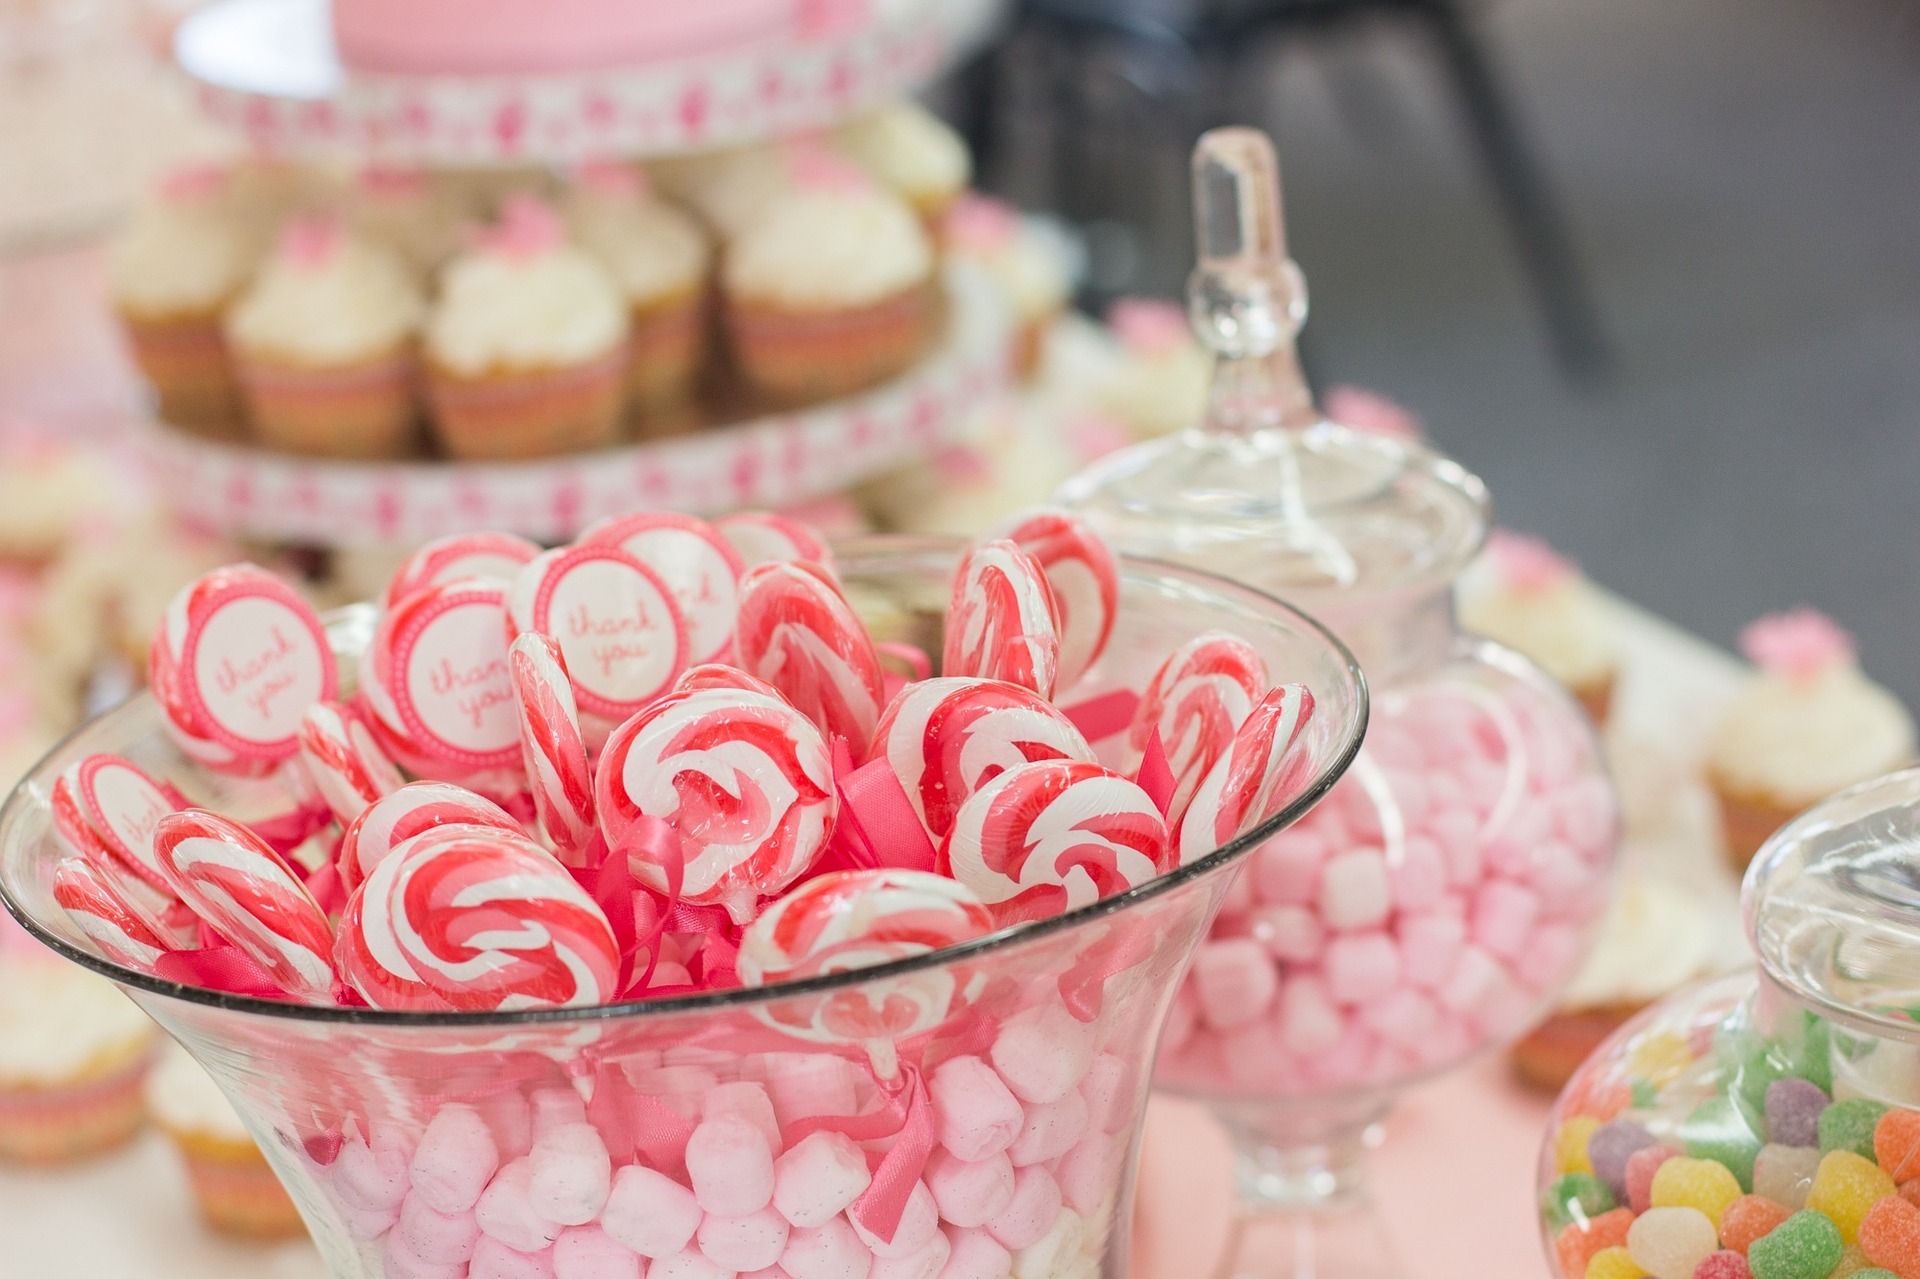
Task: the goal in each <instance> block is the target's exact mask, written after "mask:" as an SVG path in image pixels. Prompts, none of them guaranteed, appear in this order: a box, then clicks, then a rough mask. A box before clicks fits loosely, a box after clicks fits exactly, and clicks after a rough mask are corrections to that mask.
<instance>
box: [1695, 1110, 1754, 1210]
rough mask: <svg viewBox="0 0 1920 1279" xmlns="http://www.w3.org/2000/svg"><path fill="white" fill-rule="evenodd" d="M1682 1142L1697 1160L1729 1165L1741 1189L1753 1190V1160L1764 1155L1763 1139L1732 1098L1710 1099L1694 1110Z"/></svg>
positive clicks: (1727, 1167)
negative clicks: (1756, 1133) (1760, 1154)
mask: <svg viewBox="0 0 1920 1279" xmlns="http://www.w3.org/2000/svg"><path fill="white" fill-rule="evenodd" d="M1680 1141H1681V1144H1682V1145H1684V1146H1685V1147H1686V1151H1687V1153H1688V1154H1689V1155H1692V1156H1693V1157H1694V1158H1695V1159H1711V1160H1713V1161H1714V1162H1715V1163H1717V1164H1724V1165H1726V1169H1727V1171H1728V1172H1730V1173H1732V1174H1733V1175H1734V1177H1735V1178H1736V1179H1737V1180H1738V1181H1739V1182H1740V1187H1741V1189H1743V1190H1751V1189H1752V1188H1753V1161H1754V1158H1755V1156H1757V1155H1758V1154H1759V1153H1760V1144H1761V1143H1760V1139H1759V1138H1758V1137H1756V1136H1755V1135H1754V1133H1753V1129H1752V1128H1750V1127H1748V1125H1747V1121H1746V1119H1745V1118H1744V1117H1743V1116H1742V1115H1741V1113H1740V1110H1739V1108H1738V1107H1736V1106H1735V1105H1734V1104H1733V1102H1732V1101H1731V1100H1730V1099H1728V1098H1726V1097H1710V1098H1708V1099H1707V1100H1706V1101H1703V1102H1701V1103H1700V1104H1699V1105H1698V1106H1696V1107H1694V1109H1693V1113H1692V1114H1690V1115H1688V1116H1687V1118H1686V1122H1684V1123H1682V1124H1681V1125H1680Z"/></svg>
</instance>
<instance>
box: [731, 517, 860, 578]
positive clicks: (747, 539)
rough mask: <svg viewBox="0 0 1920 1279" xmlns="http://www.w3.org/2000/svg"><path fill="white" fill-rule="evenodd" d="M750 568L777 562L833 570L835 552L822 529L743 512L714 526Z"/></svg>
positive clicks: (797, 521)
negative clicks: (808, 563) (804, 562)
mask: <svg viewBox="0 0 1920 1279" xmlns="http://www.w3.org/2000/svg"><path fill="white" fill-rule="evenodd" d="M714 527H715V528H716V529H718V530H720V536H722V537H724V538H726V539H727V541H728V542H730V543H731V544H732V545H733V549H734V550H735V551H736V552H737V553H738V554H739V556H740V560H741V563H742V564H743V565H745V567H746V568H752V567H754V566H755V565H756V564H772V563H775V562H776V561H787V560H811V561H812V562H813V563H815V564H819V565H821V566H823V567H825V568H828V569H831V568H832V567H833V552H831V551H829V550H828V549H827V540H826V539H825V538H823V537H821V536H820V532H819V530H818V529H815V528H812V527H810V526H809V525H806V524H803V523H801V522H800V521H799V520H796V519H789V518H788V517H787V516H785V515H775V514H774V513H773V512H771V511H741V512H739V513H738V514H735V515H728V516H725V517H724V518H722V519H719V520H716V521H715V522H714Z"/></svg>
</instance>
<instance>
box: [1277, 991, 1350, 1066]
mask: <svg viewBox="0 0 1920 1279" xmlns="http://www.w3.org/2000/svg"><path fill="white" fill-rule="evenodd" d="M1340 1029H1341V1022H1340V1010H1339V1009H1337V1008H1335V1007H1334V1006H1333V1000H1332V999H1330V998H1329V997H1328V995H1327V986H1326V983H1325V982H1324V981H1322V980H1321V979H1320V978H1319V977H1318V976H1316V975H1315V974H1313V973H1301V974H1299V975H1298V976H1294V977H1289V978H1287V982H1286V985H1284V986H1282V987H1281V988H1280V1034H1281V1037H1282V1038H1283V1039H1284V1040H1285V1041H1286V1044H1287V1047H1288V1048H1290V1049H1292V1050H1293V1052H1294V1053H1295V1054H1297V1055H1301V1056H1306V1055H1309V1054H1312V1053H1316V1052H1321V1051H1323V1050H1325V1049H1327V1048H1330V1047H1332V1046H1333V1044H1334V1043H1335V1042H1336V1041H1337V1040H1338V1039H1339V1038H1340Z"/></svg>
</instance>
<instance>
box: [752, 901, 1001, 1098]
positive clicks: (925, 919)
mask: <svg viewBox="0 0 1920 1279" xmlns="http://www.w3.org/2000/svg"><path fill="white" fill-rule="evenodd" d="M993 926H994V925H993V915H992V913H991V912H990V911H988V909H987V908H986V906H985V905H984V904H983V903H982V902H981V901H980V899H979V898H978V897H976V896H975V895H974V894H973V893H972V892H971V891H969V890H968V889H967V887H966V886H965V885H963V884H959V883H956V882H955V881H953V880H951V879H948V878H946V877H945V876H943V875H934V874H929V873H928V872H926V871H920V870H893V869H882V870H846V871H836V872H834V873H832V874H827V875H820V876H816V877H815V878H813V879H810V880H808V881H807V882H806V883H804V884H802V885H800V886H799V887H798V888H796V889H794V890H793V891H792V892H790V893H788V894H787V895H786V896H785V897H782V898H781V899H780V900H779V901H777V902H774V903H773V904H772V905H771V906H769V907H767V909H766V911H765V912H763V913H762V914H761V915H759V916H758V917H756V918H755V919H754V921H753V922H752V923H751V924H748V925H747V927H746V931H745V932H744V933H742V934H741V937H740V954H739V957H738V959H737V960H736V963H737V966H738V971H739V974H740V980H741V982H743V983H744V984H745V985H748V986H768V985H772V984H774V983H776V982H788V981H804V980H806V979H807V978H809V977H821V976H825V975H827V974H829V973H838V972H846V971H848V970H849V969H855V968H871V967H873V966H875V965H877V964H888V963H892V962H894V961H895V960H900V959H911V958H912V957H914V956H915V955H925V954H928V953H929V952H932V951H935V950H939V949H942V948H943V947H947V946H955V945H958V944H959V943H961V942H964V941H970V940H972V939H973V938H975V937H981V936H985V935H986V934H987V933H990V932H992V931H993ZM968 976H969V974H967V973H965V972H963V971H961V970H960V969H957V968H955V967H954V966H952V965H947V966H943V967H940V968H936V969H929V970H927V971H924V972H919V973H913V974H910V975H908V976H905V977H896V978H890V979H887V980H885V981H873V982H863V983H861V984H859V985H855V986H848V987H844V988H842V989H840V990H837V991H834V992H832V993H830V994H825V995H802V996H796V997H794V998H790V999H778V1000H773V1001H771V1002H769V1003H767V1004H765V1005H763V1006H762V1007H761V1009H760V1015H761V1017H762V1018H763V1019H764V1020H765V1021H767V1022H768V1023H769V1024H771V1025H773V1026H775V1027H777V1028H778V1029H780V1030H783V1031H785V1032H786V1033H788V1034H790V1035H793V1036H795V1037H796V1038H800V1039H807V1040H812V1041H814V1042H817V1043H858V1044H865V1045H866V1046H867V1047H868V1050H869V1051H870V1052H871V1053H872V1054H873V1056H874V1066H875V1068H876V1069H877V1070H878V1071H879V1072H880V1074H881V1075H882V1076H883V1077H890V1076H892V1075H893V1074H894V1073H895V1071H896V1069H897V1057H896V1054H895V1048H894V1046H895V1044H897V1043H898V1042H899V1041H901V1040H904V1039H910V1038H912V1037H913V1036H915V1035H919V1034H924V1033H925V1032H927V1031H929V1030H932V1029H934V1028H935V1027H937V1026H939V1025H940V1024H941V1023H942V1022H944V1021H946V1020H947V1018H948V1017H950V1016H951V1015H952V1014H953V1013H954V1012H955V1011H956V1010H957V1008H958V1007H959V1006H960V1005H961V1004H962V1003H963V1002H964V1000H965V998H966V997H967V995H968V994H970V993H971V992H969V991H967V990H964V989H963V988H962V987H963V985H964V983H965V981H966V979H967V978H968Z"/></svg>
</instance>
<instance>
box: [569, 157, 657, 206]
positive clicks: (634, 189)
mask: <svg viewBox="0 0 1920 1279" xmlns="http://www.w3.org/2000/svg"><path fill="white" fill-rule="evenodd" d="M573 180H574V181H575V182H577V183H578V184H579V185H580V186H581V188H582V189H584V190H587V191H591V192H593V193H594V194H595V195H600V196H605V197H606V198H607V199H609V200H639V199H642V198H644V197H645V196H646V195H647V193H648V186H647V175H646V174H645V173H642V172H641V171H640V167H639V166H638V165H633V164H622V163H620V162H619V161H618V160H590V161H588V162H587V163H586V164H583V165H581V166H580V168H579V170H578V171H577V172H575V173H574V175H573Z"/></svg>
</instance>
